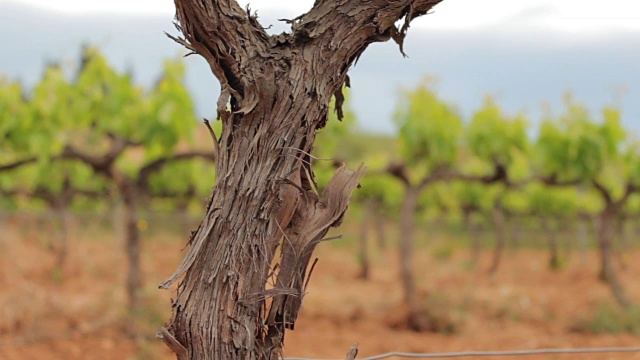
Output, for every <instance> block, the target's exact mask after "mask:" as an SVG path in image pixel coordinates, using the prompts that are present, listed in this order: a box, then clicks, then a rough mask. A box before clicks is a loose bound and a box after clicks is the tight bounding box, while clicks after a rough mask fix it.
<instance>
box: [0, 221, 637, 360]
mask: <svg viewBox="0 0 640 360" xmlns="http://www.w3.org/2000/svg"><path fill="white" fill-rule="evenodd" d="M3 227H4V228H3V229H2V231H1V232H0V359H2V360H30V359H34V360H36V359H37V360H42V359H52V360H54V359H60V360H63V359H64V360H75V359H96V360H111V359H114V360H115V359H118V360H121V359H131V360H133V359H174V357H173V356H172V355H171V353H169V352H168V350H166V349H165V347H164V345H163V344H162V343H161V342H160V341H159V340H157V339H155V332H156V331H157V330H158V329H159V327H160V326H162V324H163V322H164V321H166V320H167V319H168V318H169V298H170V297H171V296H172V292H170V291H161V290H157V288H156V284H158V283H159V282H160V281H162V280H163V279H164V278H165V277H167V276H168V275H170V273H171V272H172V271H173V270H174V268H175V267H176V265H177V264H178V262H179V261H180V257H181V255H182V254H181V253H180V249H181V247H182V244H183V243H184V239H182V238H181V237H179V236H177V235H166V234H146V236H145V240H144V255H143V267H144V279H145V283H146V284H147V286H146V287H145V289H144V298H145V305H146V306H145V313H144V314H136V316H135V318H136V321H137V323H138V324H139V325H138V326H139V328H140V329H141V332H142V333H143V334H144V335H143V336H141V337H140V338H138V339H137V340H135V341H134V340H133V339H132V338H131V337H130V336H128V335H127V334H128V331H127V324H129V323H130V322H129V321H128V320H127V319H128V318H127V316H126V311H125V294H124V278H125V267H126V264H125V261H124V254H123V246H122V243H121V241H119V240H114V239H113V236H106V235H104V234H103V233H101V232H99V231H95V232H94V233H92V232H86V231H85V232H81V231H76V232H75V233H72V239H71V250H70V255H69V260H68V262H67V264H66V266H65V268H64V271H63V272H62V273H60V272H55V271H53V270H52V269H53V268H54V254H53V253H52V251H51V250H50V249H49V248H48V246H47V243H48V242H49V240H50V239H49V237H50V236H53V235H52V234H50V233H45V234H42V233H39V232H38V231H36V229H33V228H29V227H28V226H27V227H26V228H25V226H24V225H22V226H20V227H12V226H11V224H10V223H9V224H7V225H3ZM80 233H81V234H80ZM354 249H355V246H354V244H351V245H349V244H347V245H344V244H343V245H341V244H325V245H323V246H321V247H320V249H319V250H318V252H317V256H318V257H319V258H320V261H319V263H318V265H317V267H316V269H315V271H314V274H313V278H312V280H311V284H310V287H309V292H308V294H307V296H306V298H305V303H304V309H303V311H302V314H301V318H300V319H299V321H298V322H297V324H296V330H295V331H293V332H290V333H289V334H288V335H287V338H286V352H285V355H286V356H288V357H306V358H328V359H339V358H344V354H345V353H346V351H347V350H348V349H349V347H350V346H351V345H352V344H354V343H359V348H360V355H359V357H358V358H363V357H366V356H373V355H376V354H381V353H386V352H390V351H403V352H432V353H433V352H453V351H455V352H458V351H471V350H512V349H536V348H551V347H552V348H569V347H573V348H575V347H605V346H637V345H638V344H640V337H638V336H634V335H630V334H591V333H578V332H575V331H571V329H572V328H573V327H575V324H577V323H578V322H579V321H580V320H581V319H586V318H588V317H589V316H591V314H593V312H594V311H595V310H596V309H597V308H598V306H599V305H601V304H603V303H611V302H612V300H611V296H610V294H609V291H608V288H607V287H606V286H604V285H603V284H601V283H599V282H598V281H597V277H596V274H597V266H598V261H597V257H596V254H595V253H588V254H586V256H585V257H583V256H582V255H581V254H579V253H577V252H575V253H573V254H571V256H570V258H569V261H568V263H567V265H566V266H565V267H564V268H563V269H561V270H559V271H552V270H550V269H549V268H548V267H547V254H546V252H544V251H541V250H518V251H507V253H506V254H505V256H504V261H503V264H502V266H501V268H500V270H499V271H498V273H497V274H496V275H495V276H494V277H492V278H490V277H488V276H487V274H486V268H487V267H488V265H489V262H490V253H489V252H485V253H483V254H482V257H481V262H480V263H479V264H478V265H477V266H475V267H472V266H470V263H469V261H468V258H469V254H468V251H467V250H466V249H464V248H455V249H453V250H451V251H450V254H448V255H447V256H442V254H440V255H439V256H437V255H436V253H435V252H434V251H433V249H431V248H428V247H425V248H421V249H419V250H418V251H416V254H415V259H416V269H417V270H418V272H417V274H418V279H417V280H418V282H419V284H420V288H421V289H422V290H423V293H424V294H423V295H424V296H425V299H426V300H425V301H426V302H427V303H428V304H429V305H430V308H431V309H432V311H433V312H434V313H435V314H437V315H438V316H442V317H443V318H445V319H447V321H449V322H450V323H452V324H454V325H455V327H456V328H455V329H453V331H452V333H415V332H412V331H409V330H406V329H402V328H401V327H398V324H399V323H400V322H401V321H400V320H401V318H402V314H403V310H402V307H401V306H400V305H399V304H400V303H401V292H400V286H399V284H398V283H397V282H396V279H398V278H399V277H398V271H397V269H398V261H397V258H396V255H395V252H394V251H393V249H389V250H387V251H381V250H376V251H375V254H374V255H373V265H374V267H373V269H372V274H371V279H370V280H368V281H363V280H359V279H357V276H356V275H357V273H358V262H357V256H356V253H355V250H354ZM639 255H640V252H634V253H631V254H629V258H630V259H634V258H636V257H637V256H639ZM621 278H622V282H623V284H625V285H626V286H627V289H628V291H629V293H630V295H631V297H632V298H633V299H639V300H640V282H639V281H638V279H639V278H640V262H634V261H631V262H630V264H629V267H628V268H627V269H626V270H625V271H624V272H622V273H621ZM506 358H510V357H499V358H498V357H485V358H483V359H506ZM511 358H514V359H515V358H516V357H511ZM521 358H524V357H518V359H521ZM526 358H532V359H533V358H535V359H640V353H627V354H595V355H584V354H583V355H542V356H529V357H526Z"/></svg>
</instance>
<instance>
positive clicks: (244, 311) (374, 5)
mask: <svg viewBox="0 0 640 360" xmlns="http://www.w3.org/2000/svg"><path fill="white" fill-rule="evenodd" d="M438 2H439V0H431V1H429V0H402V1H399V0H396V1H371V2H361V1H355V0H349V1H340V2H334V1H316V2H315V4H314V6H313V8H312V9H311V10H310V11H309V12H308V13H306V14H304V15H302V16H300V17H298V18H296V19H294V20H291V21H290V23H291V26H292V31H291V33H283V34H280V35H275V36H270V35H268V34H266V32H265V31H264V28H263V27H262V25H260V24H259V23H258V21H257V18H256V17H255V16H253V15H252V14H250V13H249V11H248V10H247V11H244V10H243V9H241V8H240V7H239V6H238V4H237V3H236V2H235V1H233V0H207V1H199V0H198V1H196V0H176V1H175V4H176V8H177V18H178V20H179V28H180V29H181V31H182V33H183V34H184V35H185V39H180V38H174V40H176V41H178V42H179V43H181V44H183V45H184V46H186V47H187V48H189V49H191V50H193V51H194V52H196V53H198V54H200V55H202V56H203V57H204V58H205V59H206V60H207V62H208V63H209V65H210V66H211V70H212V71H213V73H214V74H215V75H216V77H217V78H218V80H219V81H220V83H221V95H220V98H219V99H218V114H219V117H220V119H221V121H222V124H223V130H222V134H221V136H220V139H219V140H218V139H216V140H217V141H216V146H217V147H218V148H219V153H218V154H219V156H218V161H217V163H216V171H217V176H216V184H215V186H214V189H213V191H212V194H211V198H210V200H209V202H208V205H207V211H206V215H205V218H204V220H203V221H202V223H201V224H200V226H199V228H198V230H197V231H196V232H195V233H194V235H193V236H192V238H191V239H190V242H189V243H190V247H189V251H188V252H187V254H186V256H185V258H184V260H183V262H182V264H181V265H180V266H179V268H178V269H177V270H176V272H175V273H174V274H173V275H172V276H171V277H170V278H169V279H168V280H167V281H165V282H164V283H163V284H161V287H164V288H166V287H168V286H170V285H171V283H173V282H174V281H176V280H177V279H178V278H180V277H181V276H182V275H184V279H182V281H180V283H179V285H178V295H177V298H176V299H175V301H174V303H173V316H172V319H171V321H170V322H169V324H168V328H167V329H163V331H162V336H163V338H164V340H165V342H166V343H167V344H168V345H169V346H170V347H171V348H172V349H173V350H174V351H175V352H176V354H177V356H178V359H198V360H207V359H216V360H226V359H276V358H278V356H280V354H281V352H282V343H283V341H284V333H285V331H286V330H287V329H293V328H294V324H295V320H296V317H297V315H298V311H299V310H300V305H301V303H302V298H303V296H304V293H305V287H306V282H307V281H308V278H309V276H310V272H311V270H308V264H309V262H310V260H311V258H312V253H313V250H314V248H315V246H316V245H317V244H318V242H320V241H322V239H323V238H324V236H325V234H326V232H327V231H328V230H329V228H330V227H332V226H337V225H338V224H339V223H340V221H341V219H342V217H343V215H344V212H345V210H346V208H347V205H348V202H349V198H350V195H351V192H352V191H353V190H354V188H355V187H356V186H357V185H358V181H359V179H360V177H361V176H362V175H363V173H364V168H363V167H361V168H359V169H358V170H357V171H355V172H352V171H349V170H347V169H345V168H340V169H338V170H337V172H336V174H335V175H334V177H333V179H332V180H331V181H330V182H329V184H328V185H327V187H326V189H325V190H324V192H323V193H322V194H318V193H317V190H316V186H315V182H314V175H313V171H312V170H311V163H310V162H311V156H310V153H311V151H312V148H313V141H314V138H315V133H316V131H317V130H318V129H321V128H322V127H323V126H324V125H325V122H326V121H327V113H328V110H329V105H328V104H329V101H330V99H331V96H332V95H335V96H336V110H337V112H338V116H339V117H341V115H342V114H341V104H342V101H343V96H342V94H341V92H340V89H341V87H342V86H343V84H345V83H347V84H348V77H347V74H346V73H347V70H348V69H349V67H350V66H351V65H352V64H353V63H354V61H355V60H356V59H357V58H358V57H359V56H360V55H361V54H362V52H363V51H364V50H365V48H366V47H367V45H368V44H370V43H372V42H376V41H386V40H388V39H390V38H392V37H393V38H394V39H395V40H396V41H397V42H399V43H402V38H403V37H404V33H405V32H406V30H407V27H408V24H409V22H410V21H411V20H412V19H413V18H415V17H417V16H420V15H424V14H426V12H427V11H428V10H430V9H431V8H432V7H433V6H434V5H435V4H436V3H438ZM402 18H405V24H406V25H405V26H403V27H402V28H401V29H398V28H396V27H395V25H394V24H395V23H396V22H397V21H398V20H399V19H402ZM278 248H279V249H280V251H277V250H278ZM277 254H279V257H278V259H277V260H275V259H274V258H275V257H276V255H277ZM276 262H277V265H274V263H276Z"/></svg>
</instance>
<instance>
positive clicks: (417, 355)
mask: <svg viewBox="0 0 640 360" xmlns="http://www.w3.org/2000/svg"><path fill="white" fill-rule="evenodd" d="M629 352H640V347H602V348H577V349H535V350H506V351H463V352H450V353H422V354H421V353H405V352H390V353H386V354H381V355H375V356H370V357H366V358H360V359H358V360H380V359H387V358H390V357H393V356H395V357H400V358H414V359H436V358H440V359H442V358H454V357H469V356H475V357H478V356H528V355H544V354H595V353H629ZM284 360H322V359H311V358H284Z"/></svg>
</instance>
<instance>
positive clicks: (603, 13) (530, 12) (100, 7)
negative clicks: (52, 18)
mask: <svg viewBox="0 0 640 360" xmlns="http://www.w3.org/2000/svg"><path fill="white" fill-rule="evenodd" d="M0 2H14V3H22V4H29V5H32V6H36V7H42V8H47V9H51V10H56V11H60V12H65V13H71V14H84V13H101V14H104V13H127V14H148V15H171V14H173V12H174V5H173V1H172V0H102V1H98V0H91V1H87V0H80V1H76V0H0ZM239 3H240V4H241V5H242V6H246V5H247V4H250V5H251V8H252V9H255V10H260V9H278V8H281V9H288V10H290V11H296V12H300V13H302V12H304V11H305V10H307V9H309V8H310V7H311V5H312V4H313V0H252V1H245V0H242V1H239ZM435 11H436V12H437V13H438V16H433V17H432V18H430V19H429V21H420V20H418V21H417V22H416V26H428V27H431V28H442V29H444V28H447V29H469V28H474V27H478V26H487V25H498V24H500V25H508V24H513V25H518V24H521V23H522V22H528V23H530V24H534V25H536V26H540V27H543V28H550V29H557V30H562V31H572V32H581V33H602V32H607V31H612V30H616V29H636V30H640V21H638V20H639V19H638V14H639V13H640V1H638V0H607V1H601V0H598V1H597V0H484V1H478V0H445V1H444V2H443V3H441V4H439V5H438V6H437V7H436V8H435Z"/></svg>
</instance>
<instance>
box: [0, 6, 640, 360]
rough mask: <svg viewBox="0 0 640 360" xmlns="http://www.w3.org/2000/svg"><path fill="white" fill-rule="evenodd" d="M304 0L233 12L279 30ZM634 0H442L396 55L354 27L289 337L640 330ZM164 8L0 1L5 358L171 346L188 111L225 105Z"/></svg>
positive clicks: (319, 349)
mask: <svg viewBox="0 0 640 360" xmlns="http://www.w3.org/2000/svg"><path fill="white" fill-rule="evenodd" d="M312 4H313V2H312V1H277V2H276V1H268V0H262V1H255V2H251V8H252V10H254V11H257V12H258V14H259V17H260V19H261V21H262V23H263V24H264V25H265V27H266V26H271V28H270V29H269V30H268V31H269V32H270V33H279V32H282V31H287V26H286V24H285V23H284V22H281V21H278V20H277V19H282V18H294V17H296V16H298V15H299V14H301V13H303V12H304V11H305V10H307V9H308V8H309V7H310V6H311V5H312ZM241 5H242V6H246V5H247V2H246V1H243V2H241ZM638 13H640V5H634V4H633V3H632V2H627V1H610V2H607V4H605V5H603V4H601V3H596V2H595V1H577V0H575V1H574V0H565V1H562V2H552V1H529V0H526V1H518V2H513V1H505V0H491V1H485V2H482V3H479V2H476V1H472V0H448V1H447V0H446V1H444V2H443V3H442V4H440V5H438V6H437V7H436V8H435V11H434V12H433V14H430V15H427V16H425V17H423V18H421V19H418V20H416V21H415V22H414V23H413V24H412V28H411V30H410V31H409V35H408V37H407V41H406V42H405V46H404V49H405V52H406V53H407V55H408V58H403V56H402V55H401V54H400V51H399V49H398V47H397V45H395V44H393V43H385V44H373V45H372V46H370V48H369V49H368V50H367V51H366V52H365V54H364V56H363V57H362V58H361V59H360V60H359V62H358V63H357V64H356V65H355V66H354V67H353V69H352V70H351V72H350V77H351V86H352V88H351V89H350V90H349V93H348V94H347V108H348V110H347V112H346V117H345V119H344V120H343V121H342V122H338V121H337V119H335V117H334V115H333V114H331V119H330V121H329V123H328V126H327V128H326V129H324V130H323V131H322V132H320V133H319V135H318V139H317V145H316V154H315V155H316V156H317V157H318V158H326V159H332V160H331V161H324V160H318V161H317V162H316V164H315V169H316V176H317V178H318V183H319V186H320V187H322V186H323V185H324V184H326V181H327V180H328V179H329V178H330V176H331V174H332V173H333V171H334V169H335V168H334V166H335V164H336V163H341V162H344V163H346V164H347V165H349V166H350V167H356V166H358V164H360V163H361V162H364V163H365V164H366V165H367V166H368V167H369V172H368V175H367V177H366V178H365V179H364V180H363V182H362V188H361V189H359V190H358V191H356V193H355V196H354V200H353V202H352V205H351V207H350V210H349V213H348V216H347V219H346V220H345V222H344V224H343V225H342V226H341V227H340V228H339V229H337V231H335V232H334V234H333V235H342V238H341V239H337V240H334V241H331V242H328V243H325V244H323V246H321V247H320V248H319V250H318V252H317V256H318V257H319V259H320V261H319V263H318V265H317V267H316V269H315V270H314V278H313V280H312V281H311V284H310V287H309V296H307V297H306V299H305V306H304V310H303V314H302V318H301V319H300V321H299V324H298V326H297V327H296V330H295V331H293V332H291V334H289V335H288V337H287V339H286V340H287V341H286V346H287V348H286V353H285V354H286V355H287V356H304V357H326V358H339V357H341V356H343V354H344V352H346V350H347V349H348V348H349V347H350V346H351V344H352V343H355V342H359V343H360V348H361V352H360V353H361V354H363V355H365V356H366V355H374V354H379V353H383V352H388V351H414V352H444V351H467V350H501V349H503V350H504V349H523V348H543V347H585V346H627V345H628V346H631V345H634V344H636V343H637V340H638V338H637V336H638V334H640V308H638V307H637V306H636V303H637V302H638V301H639V300H640V284H638V282H637V280H636V279H637V278H638V276H640V265H638V262H637V261H634V258H635V257H636V256H637V254H638V242H637V241H636V240H637V238H638V235H639V234H640V221H639V220H640V219H639V217H640V138H638V133H639V132H640V66H639V65H638V64H640V36H638V35H640V21H639V20H640V19H639V18H638V15H637V14H638ZM172 20H173V3H172V2H171V1H164V0H163V1H143V0H138V1H110V2H108V3H107V2H104V3H101V2H76V1H58V2H48V1H38V0H24V1H4V0H0V31H1V32H2V33H3V34H5V36H4V38H3V40H4V41H3V45H2V54H1V57H0V60H1V61H0V229H1V231H0V286H1V287H2V289H3V291H2V292H1V293H0V311H1V313H0V358H1V359H4V358H7V359H158V358H166V359H170V358H173V356H172V355H171V354H170V353H169V352H168V350H166V349H165V347H164V345H163V344H161V343H160V342H159V341H157V340H156V339H155V337H154V336H155V332H156V331H157V330H158V329H159V328H160V326H162V324H163V323H164V322H165V321H167V320H168V319H169V315H170V314H169V307H170V297H171V296H172V295H174V293H173V290H172V291H159V290H157V284H158V283H159V282H161V281H162V280H164V279H165V278H166V277H167V276H169V275H170V274H171V273H172V272H173V270H174V269H175V267H176V266H177V265H178V263H179V261H180V260H181V257H182V256H183V252H181V249H182V248H183V247H184V245H185V243H186V241H187V240H188V238H189V234H190V232H191V231H192V230H195V229H196V227H197V225H198V224H199V221H200V219H201V217H202V215H203V213H204V204H205V202H206V199H207V197H208V196H209V192H210V189H211V186H212V185H213V183H214V181H215V154H214V152H213V144H212V142H211V138H210V136H209V132H208V131H207V128H206V127H205V126H204V125H203V124H202V119H203V118H207V119H210V120H211V122H212V125H213V127H214V129H216V131H217V132H219V126H220V124H219V122H216V121H215V119H214V117H215V102H216V99H217V96H218V93H219V85H218V83H217V81H216V79H215V78H214V77H213V75H212V74H211V73H210V71H209V70H208V66H207V65H206V64H205V62H204V60H202V59H201V58H199V57H197V56H189V57H187V58H183V55H184V54H185V52H184V51H183V49H181V48H180V46H179V45H178V44H175V43H173V42H172V41H171V40H170V39H168V38H167V37H166V36H165V34H164V32H168V33H169V34H173V35H176V34H177V30H176V29H175V28H174V26H173V25H172ZM565 358H570V357H569V356H565ZM575 358H576V359H577V358H580V359H585V358H589V357H588V356H585V355H582V356H579V357H575ZM592 358H593V359H602V358H605V357H603V355H598V356H593V357H592ZM606 358H611V359H615V358H624V359H629V358H633V355H629V354H626V355H624V357H622V356H618V357H616V356H615V355H610V356H609V357H606ZM638 358H640V356H639V357H638Z"/></svg>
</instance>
